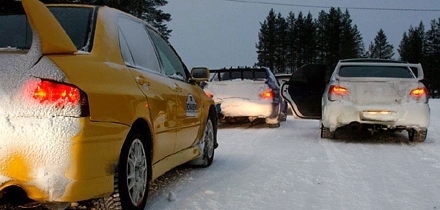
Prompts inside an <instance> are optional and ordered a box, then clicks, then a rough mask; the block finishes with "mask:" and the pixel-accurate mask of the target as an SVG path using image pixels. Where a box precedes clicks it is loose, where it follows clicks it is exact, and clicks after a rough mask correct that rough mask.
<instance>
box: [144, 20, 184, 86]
mask: <svg viewBox="0 0 440 210" xmlns="http://www.w3.org/2000/svg"><path fill="white" fill-rule="evenodd" d="M147 30H148V32H149V34H150V36H151V38H152V40H153V42H154V44H155V46H156V50H157V52H158V54H159V57H160V60H161V62H162V65H163V68H164V71H165V74H166V75H167V76H169V77H171V78H174V79H179V80H183V81H186V79H187V78H188V77H189V75H188V73H187V72H188V71H186V67H185V65H184V64H183V63H182V61H181V60H180V58H179V56H178V55H177V54H176V52H175V51H174V49H173V48H172V47H171V46H170V45H169V44H168V42H167V41H165V40H164V39H163V38H162V37H160V36H159V35H158V34H157V33H156V32H154V31H153V30H151V29H149V28H148V29H147Z"/></svg>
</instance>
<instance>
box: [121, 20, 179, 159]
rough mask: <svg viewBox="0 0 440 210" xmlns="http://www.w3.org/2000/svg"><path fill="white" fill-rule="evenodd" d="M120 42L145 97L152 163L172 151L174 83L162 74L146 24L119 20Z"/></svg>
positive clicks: (175, 126) (173, 135)
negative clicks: (150, 137)
mask: <svg viewBox="0 0 440 210" xmlns="http://www.w3.org/2000/svg"><path fill="white" fill-rule="evenodd" d="M118 24H119V29H120V30H119V42H120V48H121V53H122V57H123V58H124V61H125V63H126V65H127V67H128V69H129V70H130V72H131V73H132V74H133V77H134V78H135V80H136V82H137V84H138V87H139V89H140V90H141V91H142V92H143V93H144V95H145V96H146V101H145V107H146V109H149V110H150V116H151V120H152V126H153V132H154V134H153V136H154V139H153V140H154V142H153V145H154V152H153V160H152V162H153V164H154V163H155V162H157V161H159V160H161V159H163V158H165V157H167V156H169V155H171V154H172V153H173V152H174V147H175V142H176V135H177V133H176V131H177V117H176V115H177V114H176V112H177V102H176V94H175V85H174V82H173V80H171V79H170V78H168V77H166V76H165V75H163V74H162V73H161V68H160V64H159V60H158V56H157V54H156V51H155V47H154V46H153V43H152V41H151V39H150V37H149V34H148V33H147V31H146V25H145V24H143V23H142V22H139V21H136V20H133V19H131V18H128V17H120V18H119V20H118Z"/></svg>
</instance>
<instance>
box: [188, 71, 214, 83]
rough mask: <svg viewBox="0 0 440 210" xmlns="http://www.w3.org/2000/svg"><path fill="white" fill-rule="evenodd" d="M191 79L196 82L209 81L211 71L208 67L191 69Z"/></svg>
mask: <svg viewBox="0 0 440 210" xmlns="http://www.w3.org/2000/svg"><path fill="white" fill-rule="evenodd" d="M191 77H192V79H193V80H194V81H195V82H204V81H208V80H209V77H210V73H209V69H208V68H206V67H194V68H192V69H191Z"/></svg>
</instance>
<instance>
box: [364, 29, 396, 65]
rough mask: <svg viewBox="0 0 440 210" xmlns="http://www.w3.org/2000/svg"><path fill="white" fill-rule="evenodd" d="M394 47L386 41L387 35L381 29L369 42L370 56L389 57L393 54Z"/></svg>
mask: <svg viewBox="0 0 440 210" xmlns="http://www.w3.org/2000/svg"><path fill="white" fill-rule="evenodd" d="M393 50H394V47H393V45H391V44H390V43H388V41H387V36H386V35H385V33H384V31H383V30H382V29H380V30H379V32H377V35H376V37H375V38H374V43H373V42H371V43H370V47H369V51H370V58H379V59H391V58H392V57H393V56H394V52H393Z"/></svg>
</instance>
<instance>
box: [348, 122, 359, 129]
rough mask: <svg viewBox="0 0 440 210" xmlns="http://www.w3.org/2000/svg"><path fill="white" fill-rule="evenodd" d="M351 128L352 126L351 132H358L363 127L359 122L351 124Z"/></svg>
mask: <svg viewBox="0 0 440 210" xmlns="http://www.w3.org/2000/svg"><path fill="white" fill-rule="evenodd" d="M349 126H350V128H351V130H354V131H357V130H360V129H361V126H362V125H361V124H360V123H359V122H351V123H350V124H349Z"/></svg>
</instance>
